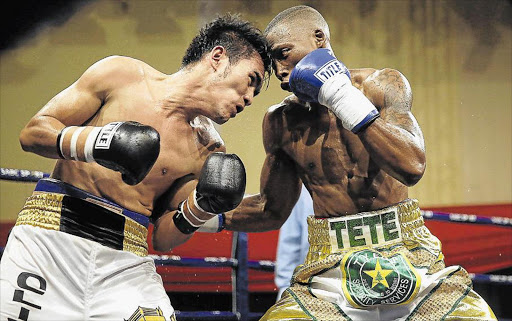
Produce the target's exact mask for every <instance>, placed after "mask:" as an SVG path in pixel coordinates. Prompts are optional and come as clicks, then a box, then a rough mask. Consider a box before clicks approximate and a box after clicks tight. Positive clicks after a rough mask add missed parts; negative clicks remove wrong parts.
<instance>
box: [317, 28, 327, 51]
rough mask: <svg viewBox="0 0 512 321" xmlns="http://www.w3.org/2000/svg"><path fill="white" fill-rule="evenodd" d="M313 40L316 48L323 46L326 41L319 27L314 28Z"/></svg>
mask: <svg viewBox="0 0 512 321" xmlns="http://www.w3.org/2000/svg"><path fill="white" fill-rule="evenodd" d="M315 41H316V47H317V48H325V46H326V43H327V37H326V36H325V32H323V30H321V29H316V30H315Z"/></svg>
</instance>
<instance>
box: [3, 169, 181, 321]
mask: <svg viewBox="0 0 512 321" xmlns="http://www.w3.org/2000/svg"><path fill="white" fill-rule="evenodd" d="M102 202H105V204H106V205H105V204H102ZM107 205H108V206H107ZM107 207H108V208H107ZM144 218H145V217H143V216H142V215H140V214H137V213H134V212H129V211H127V210H125V209H122V208H120V207H116V206H115V205H114V204H113V203H111V202H108V201H106V200H102V199H99V198H97V197H95V196H91V195H90V194H87V193H86V192H84V191H82V190H79V189H76V188H75V187H73V186H70V185H68V184H64V183H62V182H59V181H56V180H53V179H43V180H41V181H40V182H39V183H38V185H37V186H36V191H35V192H34V194H33V195H32V196H31V197H29V198H28V199H27V202H26V203H25V206H24V208H23V209H22V211H21V212H20V214H19V215H18V219H17V221H16V225H15V227H14V228H13V229H12V230H11V233H10V235H9V238H8V241H7V245H6V248H5V250H4V253H3V256H2V259H1V262H0V290H1V294H2V295H1V297H0V316H1V319H2V320H24V321H30V320H38V321H39V320H52V321H55V320H66V321H72V320H120V321H124V320H127V321H128V320H129V321H137V320H146V319H147V317H149V316H151V317H152V318H151V320H157V321H163V320H166V321H170V320H175V316H174V309H173V307H172V306H171V303H170V300H169V297H168V296H167V294H166V292H165V289H164V287H163V284H162V279H161V277H160V276H159V275H158V274H157V272H156V268H155V264H154V262H153V259H151V258H150V257H148V256H147V243H146V237H147V224H148V221H145V219H144ZM146 219H147V218H146Z"/></svg>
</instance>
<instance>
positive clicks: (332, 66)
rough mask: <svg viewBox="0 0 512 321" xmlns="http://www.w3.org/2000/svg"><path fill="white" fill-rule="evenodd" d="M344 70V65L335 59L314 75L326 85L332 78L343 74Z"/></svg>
mask: <svg viewBox="0 0 512 321" xmlns="http://www.w3.org/2000/svg"><path fill="white" fill-rule="evenodd" d="M343 70H344V68H343V65H342V64H341V63H340V62H339V61H338V60H337V59H333V60H331V61H329V62H327V63H326V64H325V65H323V66H322V67H320V69H318V70H317V71H316V72H315V74H314V75H315V77H316V78H317V79H318V80H320V81H321V82H323V83H324V82H326V81H327V79H329V78H331V77H332V76H334V75H336V74H340V73H342V72H343Z"/></svg>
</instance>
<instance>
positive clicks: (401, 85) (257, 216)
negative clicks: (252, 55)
mask: <svg viewBox="0 0 512 321" xmlns="http://www.w3.org/2000/svg"><path fill="white" fill-rule="evenodd" d="M312 34H313V33H312ZM267 39H269V42H270V43H271V44H272V47H271V52H272V58H273V66H274V70H275V73H276V76H277V78H278V79H279V80H280V81H281V87H282V88H283V89H285V90H289V86H288V79H289V75H290V73H291V70H292V69H293V67H294V66H295V65H296V64H297V62H298V61H300V59H302V57H304V56H305V55H306V54H307V53H309V52H311V51H312V50H314V49H317V48H321V47H327V46H329V45H328V39H326V38H325V35H324V34H323V33H322V32H315V33H314V36H312V37H310V38H308V37H304V33H303V31H302V34H301V32H297V31H293V29H286V30H285V31H283V28H280V29H278V31H277V32H273V33H271V34H269V35H268V36H267ZM350 73H351V79H352V83H353V85H354V86H355V87H356V88H358V89H359V90H361V91H362V92H363V93H364V94H365V96H366V97H367V98H368V99H369V100H370V101H371V102H372V103H373V104H374V105H375V107H376V108H377V109H378V110H379V112H380V117H379V118H377V119H376V120H375V121H374V122H373V123H372V124H371V125H370V126H368V127H367V128H366V129H365V130H363V131H362V132H360V133H359V134H357V135H356V134H353V133H352V132H350V131H348V130H346V129H344V128H343V127H342V125H341V121H340V120H339V119H338V118H337V117H336V116H335V115H334V114H333V113H332V112H331V111H329V110H328V109H327V108H326V107H325V106H321V105H319V104H308V103H304V102H301V101H299V100H298V98H297V97H295V96H294V95H292V96H289V97H287V98H286V99H285V100H284V101H283V102H281V103H280V104H278V105H275V106H273V107H271V108H270V109H269V110H268V112H267V114H266V115H265V118H264V121H263V140H264V146H265V151H266V159H265V163H264V165H263V169H262V173H261V180H260V194H257V195H253V196H250V197H246V198H245V199H244V201H243V202H242V204H241V205H240V206H239V207H238V208H237V209H235V210H234V211H232V212H229V213H228V214H227V215H226V226H227V228H228V229H233V230H246V231H265V230H271V229H278V228H280V226H281V225H282V224H283V223H284V222H285V221H286V219H287V218H288V216H289V214H290V212H291V209H292V208H293V206H294V204H295V203H296V201H297V199H298V197H299V195H300V183H301V181H302V182H303V183H304V185H305V186H306V188H307V189H308V190H309V192H310V194H311V196H312V198H313V203H314V211H315V213H311V214H314V215H315V216H316V217H319V218H321V217H339V216H344V215H349V214H354V213H358V212H362V211H370V210H376V209H381V208H383V207H386V206H389V205H392V204H395V203H397V202H400V201H402V200H404V199H406V198H407V196H408V186H412V185H414V184H415V183H417V182H418V181H419V179H420V178H421V177H422V175H423V172H424V170H425V149H424V141H423V135H422V132H421V129H420V127H419V126H418V123H417V122H416V120H415V118H414V116H413V115H412V113H411V106H412V93H411V88H410V86H409V83H408V81H407V79H406V78H405V77H404V76H403V75H402V74H401V73H400V72H398V71H396V70H393V69H382V70H376V69H370V68H365V69H352V70H350Z"/></svg>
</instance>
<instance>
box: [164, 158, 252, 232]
mask: <svg viewBox="0 0 512 321" xmlns="http://www.w3.org/2000/svg"><path fill="white" fill-rule="evenodd" d="M245 185H246V175H245V167H244V164H243V163H242V161H241V160H240V158H239V157H238V156H237V155H235V154H225V153H212V154H210V155H209V156H208V157H207V158H206V160H205V162H204V165H203V168H202V169H201V173H200V175H199V180H198V183H197V186H196V188H195V190H194V191H193V192H192V193H191V194H190V195H189V197H188V198H187V199H186V200H185V201H184V202H182V203H181V204H180V206H179V209H178V211H177V213H176V214H175V215H174V223H175V225H176V227H177V228H178V229H179V230H180V231H181V232H182V233H184V234H190V233H193V232H194V231H195V230H197V229H198V228H199V227H201V226H202V225H203V224H204V223H205V222H207V221H208V220H209V219H211V218H212V217H213V216H215V215H218V214H220V215H223V213H224V212H227V211H230V210H232V209H234V208H236V207H237V206H238V204H240V202H241V201H242V199H243V197H244V194H245Z"/></svg>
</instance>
